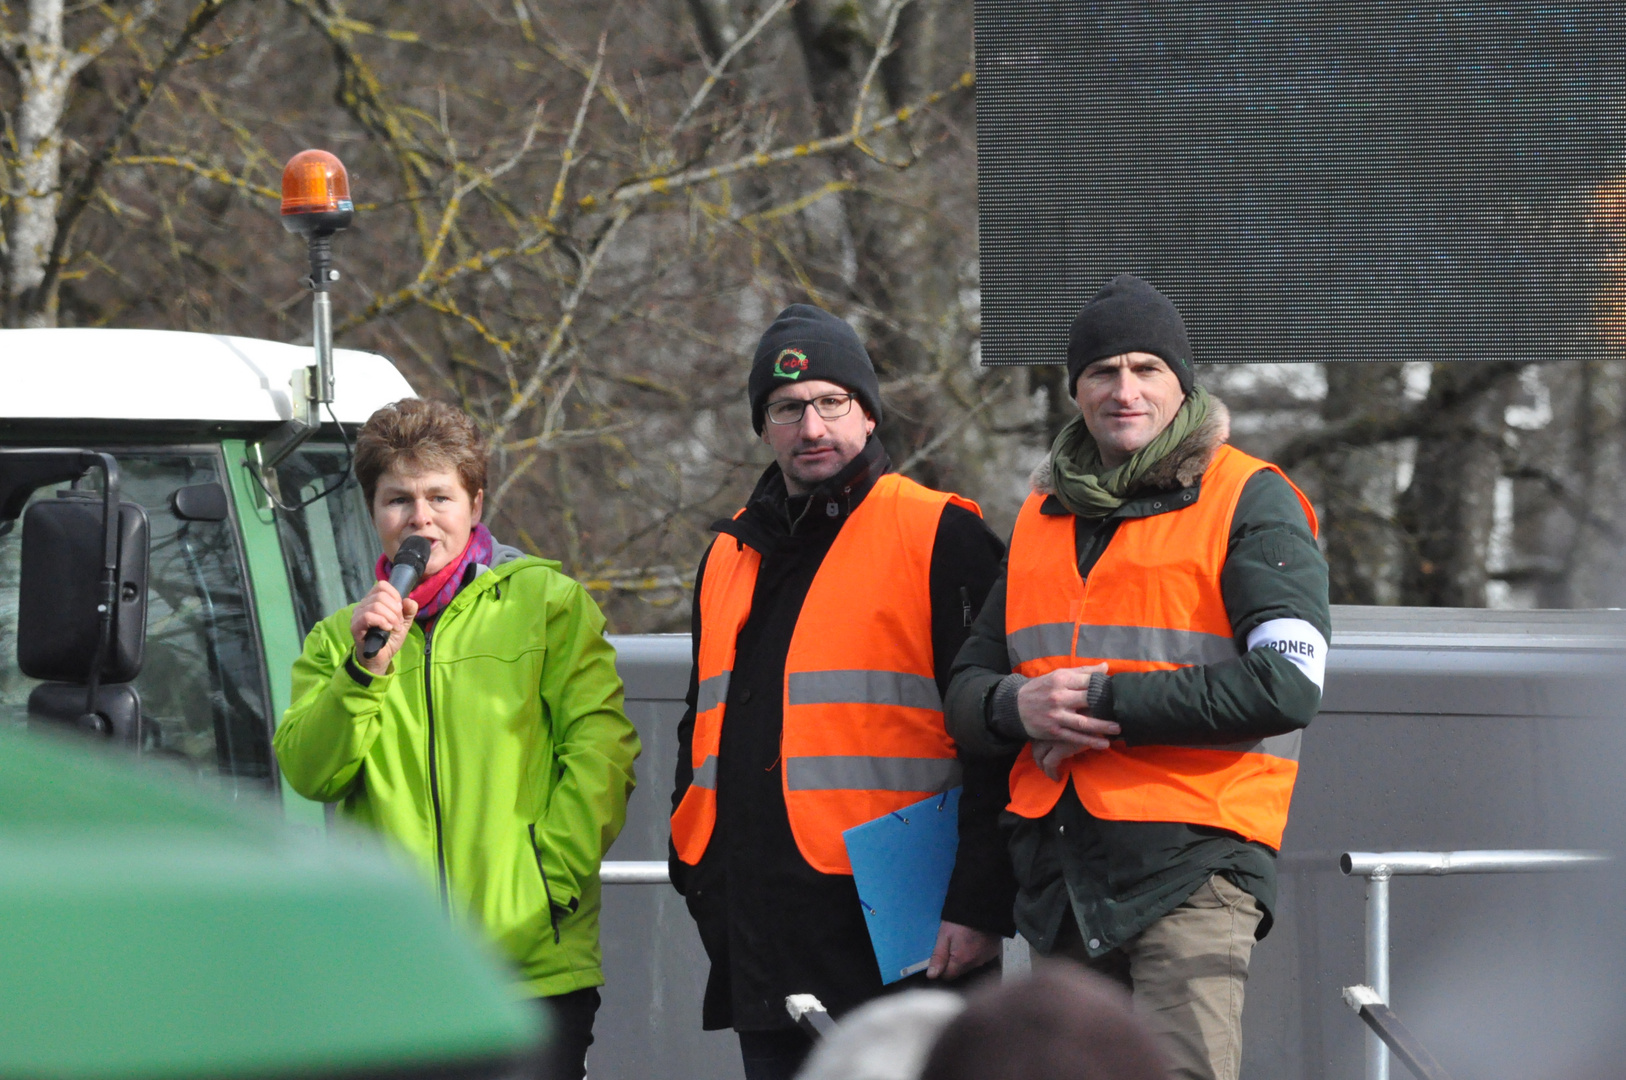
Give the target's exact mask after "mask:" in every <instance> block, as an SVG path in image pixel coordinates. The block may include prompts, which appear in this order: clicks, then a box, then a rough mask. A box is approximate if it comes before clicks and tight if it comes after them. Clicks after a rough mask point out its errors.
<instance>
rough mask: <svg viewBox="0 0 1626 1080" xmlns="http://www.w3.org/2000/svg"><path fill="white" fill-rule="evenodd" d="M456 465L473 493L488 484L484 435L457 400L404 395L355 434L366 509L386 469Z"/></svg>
mask: <svg viewBox="0 0 1626 1080" xmlns="http://www.w3.org/2000/svg"><path fill="white" fill-rule="evenodd" d="M392 468H393V469H400V470H401V471H403V472H408V473H417V472H428V471H430V470H434V469H455V470H456V471H457V478H458V479H459V480H461V481H463V487H464V489H466V490H467V491H468V493H469V498H471V499H472V498H474V497H475V496H476V495H478V494H479V493H480V492H482V491H484V490H485V486H486V440H485V436H484V435H481V434H480V429H479V428H477V427H476V426H475V424H474V418H473V417H472V416H470V415H469V414H468V413H466V412H464V411H463V410H462V409H459V408H457V407H456V406H455V405H448V404H446V403H445V402H444V401H426V400H424V399H423V398H403V399H401V400H400V401H396V402H392V403H391V404H389V405H386V406H384V407H383V408H382V409H379V410H378V411H377V412H375V413H373V415H371V416H369V417H368V418H367V422H366V423H365V424H363V425H362V426H361V434H360V435H357V436H356V479H357V480H359V481H361V491H362V494H363V495H365V496H366V497H367V509H368V510H369V512H370V511H371V510H372V506H373V494H374V492H376V491H377V490H378V481H379V478H380V477H382V476H383V475H384V474H385V473H386V472H388V471H389V470H390V469H392Z"/></svg>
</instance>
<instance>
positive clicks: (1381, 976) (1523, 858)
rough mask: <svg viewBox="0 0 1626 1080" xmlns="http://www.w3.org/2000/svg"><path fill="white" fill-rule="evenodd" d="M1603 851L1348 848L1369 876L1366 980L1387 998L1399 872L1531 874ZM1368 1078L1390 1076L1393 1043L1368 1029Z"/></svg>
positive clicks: (1355, 866)
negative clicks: (1392, 885) (1393, 881)
mask: <svg viewBox="0 0 1626 1080" xmlns="http://www.w3.org/2000/svg"><path fill="white" fill-rule="evenodd" d="M1609 860H1610V856H1609V855H1607V854H1605V853H1603V852H1599V851H1346V852H1345V853H1344V854H1343V855H1341V856H1340V857H1339V859H1338V866H1339V868H1340V869H1342V870H1343V872H1344V873H1345V874H1346V875H1350V876H1359V877H1364V878H1366V985H1367V986H1369V987H1371V988H1372V989H1373V990H1374V991H1376V992H1377V996H1378V998H1379V1003H1380V1004H1383V1005H1387V1004H1388V1003H1389V879H1390V878H1392V877H1394V876H1395V875H1397V874H1399V875H1426V876H1430V877H1438V876H1441V875H1444V874H1530V873H1544V872H1547V871H1551V870H1580V869H1587V868H1589V867H1596V866H1598V865H1599V864H1602V863H1606V862H1608V861H1609ZM1366 1080H1389V1048H1388V1047H1387V1046H1385V1045H1384V1043H1383V1040H1382V1039H1380V1038H1378V1036H1377V1035H1376V1034H1375V1033H1373V1032H1371V1031H1368V1032H1367V1033H1366Z"/></svg>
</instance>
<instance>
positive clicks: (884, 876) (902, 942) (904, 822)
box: [841, 787, 960, 983]
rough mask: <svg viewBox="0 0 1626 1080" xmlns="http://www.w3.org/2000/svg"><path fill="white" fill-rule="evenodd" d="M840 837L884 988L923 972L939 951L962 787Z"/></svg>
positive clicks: (957, 842) (958, 821)
mask: <svg viewBox="0 0 1626 1080" xmlns="http://www.w3.org/2000/svg"><path fill="white" fill-rule="evenodd" d="M841 836H842V839H844V840H846V842H847V857H848V858H849V859H850V860H851V861H852V864H853V882H854V884H856V885H857V886H858V900H859V903H861V904H863V905H864V920H865V921H866V922H867V923H869V938H870V943H871V944H872V945H874V946H875V960H876V963H878V964H879V965H880V967H881V982H883V983H894V982H897V981H898V980H899V979H902V978H905V977H907V976H910V975H913V974H914V973H915V972H917V971H924V970H925V969H926V963H927V961H929V960H930V959H931V956H932V949H933V948H935V947H936V945H937V928H938V926H939V925H940V924H941V923H942V921H943V899H944V897H946V896H948V886H949V877H950V875H952V874H953V873H954V855H955V852H956V851H957V850H958V849H959V846H960V789H959V788H957V787H956V788H950V789H949V790H948V791H945V792H942V793H941V794H938V795H932V796H929V797H927V798H924V799H922V800H920V801H919V802H917V803H914V804H912V805H910V806H906V807H904V808H903V809H902V810H895V811H893V812H892V813H890V814H884V815H882V816H881V817H878V818H876V819H875V820H874V821H866V822H864V824H862V825H854V826H853V827H852V828H850V829H848V830H847V831H846V832H844V833H842V834H841Z"/></svg>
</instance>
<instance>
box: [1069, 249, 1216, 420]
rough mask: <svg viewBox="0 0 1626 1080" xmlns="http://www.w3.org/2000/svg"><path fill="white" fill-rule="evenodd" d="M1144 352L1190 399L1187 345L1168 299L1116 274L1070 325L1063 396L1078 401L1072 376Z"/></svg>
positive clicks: (1075, 379) (1181, 324)
mask: <svg viewBox="0 0 1626 1080" xmlns="http://www.w3.org/2000/svg"><path fill="white" fill-rule="evenodd" d="M1131 352H1144V353H1151V354H1152V355H1153V356H1156V357H1160V358H1161V359H1162V360H1163V362H1164V363H1165V364H1168V365H1169V370H1170V371H1173V372H1174V375H1175V378H1177V379H1179V380H1180V389H1181V390H1182V391H1184V392H1185V393H1187V394H1190V393H1191V382H1192V375H1193V371H1192V367H1191V342H1189V341H1187V340H1186V324H1185V321H1184V320H1183V319H1181V318H1180V313H1179V312H1178V311H1176V310H1175V309H1174V305H1173V304H1172V303H1170V302H1169V298H1168V297H1167V296H1164V295H1163V294H1162V293H1160V292H1158V291H1157V290H1156V289H1154V288H1152V287H1151V286H1150V285H1148V284H1146V282H1144V281H1142V280H1141V279H1140V278H1138V277H1133V276H1131V275H1129V274H1119V275H1118V276H1117V277H1115V278H1113V279H1112V280H1111V281H1109V282H1107V283H1106V284H1105V285H1103V286H1102V287H1101V291H1100V292H1098V293H1096V294H1095V295H1094V296H1092V297H1091V298H1090V302H1089V303H1087V304H1085V305H1084V310H1082V311H1080V312H1079V313H1078V318H1076V319H1074V320H1073V332H1072V334H1071V336H1070V337H1069V338H1068V341H1067V396H1068V397H1076V396H1077V395H1078V376H1079V373H1080V372H1082V371H1083V370H1084V369H1085V368H1087V367H1089V366H1090V365H1091V364H1093V363H1095V362H1096V361H1097V360H1105V359H1106V358H1107V357H1109V356H1122V355H1123V354H1124V353H1131Z"/></svg>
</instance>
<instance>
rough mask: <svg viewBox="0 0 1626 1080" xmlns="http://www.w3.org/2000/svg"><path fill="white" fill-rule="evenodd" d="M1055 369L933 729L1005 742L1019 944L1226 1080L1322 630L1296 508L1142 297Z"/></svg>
mask: <svg viewBox="0 0 1626 1080" xmlns="http://www.w3.org/2000/svg"><path fill="white" fill-rule="evenodd" d="M1067 375H1068V389H1069V393H1071V394H1072V395H1073V396H1074V400H1075V401H1076V403H1077V404H1078V408H1079V413H1080V415H1079V416H1076V417H1074V418H1073V420H1072V421H1071V422H1070V423H1068V424H1067V425H1066V427H1064V428H1063V429H1062V431H1061V433H1060V434H1059V435H1058V436H1057V437H1056V440H1055V443H1054V445H1053V446H1052V447H1051V451H1050V455H1049V458H1048V460H1047V461H1045V462H1044V463H1043V464H1042V465H1041V466H1040V468H1039V469H1038V470H1036V471H1035V473H1034V478H1033V485H1032V486H1033V491H1032V494H1031V495H1030V496H1029V497H1028V499H1027V502H1026V503H1025V504H1024V505H1023V507H1022V510H1021V513H1020V515H1019V516H1018V518H1017V523H1016V527H1015V530H1014V531H1013V533H1012V537H1011V545H1010V551H1009V553H1008V555H1007V559H1006V571H1005V577H1004V578H1003V579H1002V580H1001V581H1000V582H999V583H998V584H996V585H995V586H994V589H993V591H992V592H991V593H990V594H989V597H988V602H987V603H986V604H985V605H984V606H983V609H982V613H981V615H980V617H979V618H978V620H977V623H976V626H975V627H974V628H973V630H972V633H971V636H970V637H969V638H968V640H967V641H966V643H965V646H964V647H963V648H962V649H961V651H960V654H959V656H958V657H957V658H956V660H955V663H954V673H953V680H952V683H951V685H950V687H949V694H948V699H947V707H946V708H947V716H948V727H949V731H950V733H951V734H952V735H953V736H954V738H955V739H956V741H957V742H958V743H959V745H960V747H961V748H962V750H963V751H964V752H965V753H967V754H971V753H982V754H989V755H998V754H1008V753H1010V752H1011V750H1012V749H1013V748H1020V752H1019V753H1018V755H1017V758H1016V764H1015V766H1014V767H1013V768H1012V770H1011V777H1010V782H1011V803H1010V807H1009V810H1010V811H1011V813H1010V814H1009V815H1008V816H1007V822H1008V823H1009V824H1010V826H1011V830H1012V831H1011V834H1010V844H1011V855H1012V861H1013V864H1014V866H1015V869H1016V874H1017V880H1018V884H1019V891H1018V894H1017V901H1016V908H1015V915H1016V925H1017V928H1018V929H1019V930H1020V931H1021V932H1022V935H1023V936H1024V937H1026V938H1027V939H1028V940H1029V941H1030V942H1031V943H1032V945H1033V947H1034V948H1035V949H1036V950H1037V951H1038V952H1040V953H1042V954H1044V955H1047V956H1066V957H1070V958H1073V959H1075V960H1078V961H1080V962H1082V963H1085V964H1087V965H1088V966H1090V967H1092V968H1095V969H1096V970H1098V971H1101V972H1103V973H1104V974H1107V975H1110V976H1112V977H1114V978H1116V979H1118V980H1119V981H1120V982H1122V983H1123V984H1124V985H1125V986H1126V987H1128V988H1129V989H1130V990H1131V991H1132V993H1133V994H1134V998H1135V1003H1136V1006H1137V1009H1138V1010H1139V1011H1141V1012H1142V1014H1143V1015H1144V1016H1145V1017H1146V1018H1147V1019H1148V1020H1149V1021H1150V1022H1151V1024H1152V1025H1153V1027H1154V1028H1155V1030H1156V1032H1157V1035H1158V1038H1159V1040H1160V1043H1161V1045H1162V1047H1163V1049H1164V1052H1165V1054H1166V1055H1167V1057H1168V1060H1169V1063H1170V1065H1171V1067H1172V1069H1173V1072H1172V1075H1174V1076H1178V1077H1182V1078H1204V1080H1210V1078H1219V1080H1235V1078H1236V1076H1237V1074H1238V1070H1239V1068H1240V1064H1241V1053H1242V1048H1241V1034H1242V998H1243V988H1244V984H1245V983H1246V981H1247V976H1248V962H1249V959H1250V957H1251V954H1252V948H1253V943H1254V941H1255V940H1256V939H1257V938H1262V937H1264V935H1265V933H1266V932H1267V931H1268V930H1269V929H1270V924H1271V912H1272V909H1273V907H1274V906H1275V903H1276V852H1277V851H1278V850H1279V849H1280V847H1281V841H1282V830H1283V829H1284V828H1285V826H1286V823H1287V809H1288V803H1289V801H1290V799H1291V796H1292V788H1293V781H1294V778H1295V777H1296V775H1297V772H1298V750H1299V740H1300V733H1301V731H1302V729H1303V728H1304V727H1305V726H1306V725H1307V724H1309V722H1310V719H1311V718H1312V717H1313V716H1314V715H1315V712H1316V709H1317V708H1318V707H1319V706H1320V702H1321V683H1322V676H1323V672H1324V671H1325V665H1326V653H1327V637H1328V635H1329V634H1330V632H1331V627H1330V621H1329V613H1328V606H1327V568H1326V562H1325V560H1324V559H1323V558H1322V556H1321V553H1320V551H1319V550H1318V549H1317V547H1316V542H1315V528H1316V520H1315V513H1314V511H1313V510H1312V509H1311V507H1310V504H1309V502H1308V500H1306V499H1305V498H1304V496H1303V495H1302V494H1301V493H1300V492H1299V491H1298V489H1297V488H1296V487H1294V486H1293V484H1292V483H1291V482H1290V481H1289V480H1288V479H1287V478H1286V476H1284V475H1283V474H1282V473H1281V472H1280V471H1278V470H1277V469H1276V468H1275V467H1274V466H1272V465H1269V464H1267V463H1266V462H1263V461H1260V460H1259V459H1257V458H1253V457H1249V456H1248V455H1246V454H1244V453H1242V452H1241V451H1239V450H1236V449H1235V448H1233V447H1231V446H1229V445H1227V439H1228V437H1229V433H1230V423H1229V416H1228V414H1227V413H1226V410H1225V407H1224V406H1223V405H1222V404H1221V403H1220V402H1219V401H1218V400H1216V399H1215V398H1213V397H1211V396H1210V395H1209V394H1208V393H1207V391H1206V390H1204V389H1203V388H1202V387H1199V386H1196V385H1194V382H1193V370H1192V355H1191V348H1190V346H1189V344H1188V342H1187V338H1186V330H1185V325H1184V322H1183V321H1182V320H1181V318H1180V314H1179V312H1178V311H1176V310H1175V308H1174V305H1173V304H1171V303H1170V302H1169V301H1168V299H1167V298H1165V297H1164V296H1163V295H1162V294H1161V293H1159V292H1158V291H1157V290H1156V289H1154V288H1152V286H1150V285H1148V284H1147V283H1146V282H1144V281H1141V280H1139V279H1138V278H1134V277H1130V276H1128V275H1124V276H1120V277H1117V278H1115V279H1113V280H1112V281H1110V282H1108V283H1107V285H1106V286H1105V287H1104V288H1103V289H1102V290H1101V291H1100V292H1099V293H1097V294H1096V295H1095V297H1094V298H1093V299H1091V300H1090V301H1089V303H1087V304H1086V305H1085V306H1084V308H1083V310H1082V311H1081V312H1080V313H1079V315H1078V318H1077V319H1076V320H1075V321H1074V323H1073V327H1072V333H1071V338H1070V340H1069V343H1068V355H1067Z"/></svg>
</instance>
